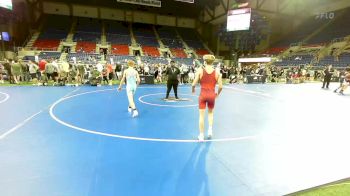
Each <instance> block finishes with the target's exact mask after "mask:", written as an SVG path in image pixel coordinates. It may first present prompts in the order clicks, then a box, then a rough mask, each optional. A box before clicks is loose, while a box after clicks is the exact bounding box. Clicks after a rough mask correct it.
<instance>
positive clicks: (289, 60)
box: [274, 54, 314, 66]
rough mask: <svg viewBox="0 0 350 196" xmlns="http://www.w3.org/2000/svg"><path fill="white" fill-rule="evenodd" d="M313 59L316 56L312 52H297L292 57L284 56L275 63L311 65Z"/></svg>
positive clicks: (279, 64)
mask: <svg viewBox="0 0 350 196" xmlns="http://www.w3.org/2000/svg"><path fill="white" fill-rule="evenodd" d="M313 59H314V56H313V55H310V54H300V55H297V54H296V55H293V56H291V57H286V58H283V59H281V61H277V62H275V63H274V65H277V66H299V65H309V64H310V63H311V61H312V60H313Z"/></svg>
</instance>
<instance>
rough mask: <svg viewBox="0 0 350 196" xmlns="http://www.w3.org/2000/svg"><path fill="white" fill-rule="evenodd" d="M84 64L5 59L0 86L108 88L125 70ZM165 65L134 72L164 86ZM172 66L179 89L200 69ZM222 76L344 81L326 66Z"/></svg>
mask: <svg viewBox="0 0 350 196" xmlns="http://www.w3.org/2000/svg"><path fill="white" fill-rule="evenodd" d="M91 62H92V63H91V64H86V63H83V62H81V61H77V62H75V63H74V62H58V60H57V59H48V60H44V59H42V60H40V61H39V62H35V61H31V60H29V61H24V60H11V59H5V60H4V61H3V62H0V83H4V81H5V80H7V81H8V82H9V83H11V84H21V83H25V82H32V83H33V85H44V86H45V85H49V84H52V85H57V86H64V85H75V86H78V85H82V84H90V85H93V86H100V85H112V84H113V81H114V80H120V79H121V78H122V74H123V72H124V70H126V69H127V64H126V62H127V61H126V60H125V62H116V63H113V64H111V63H104V64H102V63H100V62H98V61H91ZM169 66H170V63H169V64H162V63H157V64H152V63H148V62H138V63H137V64H136V65H135V70H136V71H137V72H138V73H139V74H140V75H152V76H154V80H155V82H156V83H164V81H165V80H166V78H167V77H168V75H167V74H166V70H167V68H168V67H169ZM175 66H176V67H177V68H178V70H179V77H178V78H179V85H182V84H186V83H187V84H188V83H191V82H192V81H193V80H194V79H195V73H196V72H197V70H198V68H199V67H201V66H202V64H201V63H200V62H199V61H197V60H196V61H194V63H193V64H192V65H185V64H178V63H176V62H175ZM215 67H216V69H219V71H220V73H221V74H222V78H223V80H224V81H225V82H226V83H231V84H233V83H244V82H247V78H248V77H249V76H262V78H263V79H262V80H263V81H262V83H265V82H286V83H302V82H304V81H321V80H322V79H324V84H323V88H328V86H329V82H330V81H331V80H333V81H339V80H341V79H342V77H345V75H346V73H347V72H346V71H345V70H336V69H333V68H332V67H329V66H327V68H326V69H324V70H322V69H312V68H311V67H306V66H295V67H288V68H284V67H280V66H273V65H272V66H265V65H258V64H252V65H246V66H240V67H235V66H231V67H228V66H222V65H221V64H220V63H217V64H216V65H215Z"/></svg>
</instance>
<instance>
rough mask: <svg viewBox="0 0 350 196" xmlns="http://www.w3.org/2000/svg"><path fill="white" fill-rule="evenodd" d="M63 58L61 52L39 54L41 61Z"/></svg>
mask: <svg viewBox="0 0 350 196" xmlns="http://www.w3.org/2000/svg"><path fill="white" fill-rule="evenodd" d="M60 57H61V52H41V53H40V54H39V59H56V60H57V59H59V58H60Z"/></svg>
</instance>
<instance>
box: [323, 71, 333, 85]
mask: <svg viewBox="0 0 350 196" xmlns="http://www.w3.org/2000/svg"><path fill="white" fill-rule="evenodd" d="M323 73H324V78H323V85H322V88H325V87H326V89H328V88H329V83H330V82H331V79H332V75H333V71H332V65H328V66H327V68H326V69H325V70H324V71H323Z"/></svg>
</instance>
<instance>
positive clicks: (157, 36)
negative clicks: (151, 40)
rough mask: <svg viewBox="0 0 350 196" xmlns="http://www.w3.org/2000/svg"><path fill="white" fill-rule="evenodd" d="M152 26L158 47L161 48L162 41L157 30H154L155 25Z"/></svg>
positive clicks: (162, 45) (162, 46)
mask: <svg viewBox="0 0 350 196" xmlns="http://www.w3.org/2000/svg"><path fill="white" fill-rule="evenodd" d="M152 28H153V31H154V34H155V35H156V38H157V41H158V44H159V47H160V48H161V49H163V48H165V47H164V44H163V42H162V40H161V39H160V37H159V34H158V32H157V30H156V27H155V26H152Z"/></svg>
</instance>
